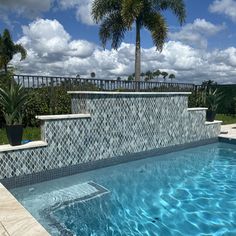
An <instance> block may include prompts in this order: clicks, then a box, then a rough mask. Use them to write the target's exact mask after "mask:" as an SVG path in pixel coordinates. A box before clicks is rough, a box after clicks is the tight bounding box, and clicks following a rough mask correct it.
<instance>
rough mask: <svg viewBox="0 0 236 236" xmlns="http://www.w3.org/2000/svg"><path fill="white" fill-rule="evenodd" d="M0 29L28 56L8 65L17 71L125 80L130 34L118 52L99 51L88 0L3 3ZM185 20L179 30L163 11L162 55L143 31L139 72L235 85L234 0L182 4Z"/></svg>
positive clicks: (132, 38)
mask: <svg viewBox="0 0 236 236" xmlns="http://www.w3.org/2000/svg"><path fill="white" fill-rule="evenodd" d="M1 2H2V3H0V29H1V31H2V30H3V29H4V28H9V29H10V30H11V32H12V36H13V38H14V40H15V41H16V42H18V43H21V44H22V45H23V46H25V47H26V49H27V50H28V58H27V59H26V60H25V61H23V62H19V56H16V57H15V58H14V59H13V61H12V64H13V65H15V67H16V68H17V70H18V71H19V73H24V74H29V73H30V74H50V75H71V76H74V75H75V74H77V73H79V74H81V75H82V76H84V77H86V76H88V75H89V74H90V72H91V71H95V72H96V74H97V77H101V78H103V77H107V78H116V77H117V76H121V77H124V78H125V77H127V75H128V74H131V73H133V70H134V69H133V67H134V42H135V31H134V30H133V31H131V32H128V33H127V34H126V37H125V40H124V43H123V44H122V45H121V46H120V48H119V49H118V51H114V50H112V49H111V48H110V46H109V45H107V50H105V51H104V50H103V49H102V48H101V47H100V42H99V37H98V29H99V25H95V24H94V23H93V22H92V20H91V17H90V7H91V2H92V0H44V1H36V0H18V1H15V0H8V1H5V0H2V1H1ZM185 4H186V10H187V19H186V22H185V24H184V25H183V26H180V25H179V24H178V22H177V19H176V18H175V16H174V15H173V14H172V13H171V12H168V11H167V12H163V15H164V16H165V17H166V20H167V22H168V25H169V37H168V39H167V41H166V44H165V46H164V50H163V52H162V53H159V52H156V50H155V48H154V47H153V44H152V39H151V37H150V34H149V32H148V31H146V30H142V48H143V51H142V68H143V69H142V70H143V72H145V71H147V70H155V69H161V70H166V71H168V72H170V73H175V74H176V75H177V79H178V81H183V82H195V83H200V82H201V81H203V80H208V79H214V80H216V81H217V82H219V83H234V82H235V83H236V80H235V76H236V69H235V68H236V1H235V0H201V1H196V0H185Z"/></svg>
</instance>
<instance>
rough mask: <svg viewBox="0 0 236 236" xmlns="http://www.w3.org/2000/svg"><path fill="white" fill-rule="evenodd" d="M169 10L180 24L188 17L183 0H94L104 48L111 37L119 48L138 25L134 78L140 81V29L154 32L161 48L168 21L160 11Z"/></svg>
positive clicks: (95, 16) (156, 41)
mask: <svg viewBox="0 0 236 236" xmlns="http://www.w3.org/2000/svg"><path fill="white" fill-rule="evenodd" d="M167 9H170V10H171V11H172V12H173V13H174V14H175V15H176V16H177V18H178V21H179V22H180V24H182V23H183V22H184V20H185V17H186V14H185V4H184V0H111V1H107V0H94V1H93V4H92V17H93V19H94V21H95V22H96V23H101V25H100V31H99V36H100V40H101V42H102V44H103V46H104V47H105V45H106V43H107V41H108V40H111V46H112V48H114V49H117V48H118V47H119V45H120V43H121V42H122V40H123V38H124V36H125V33H126V32H127V31H128V30H131V28H132V26H133V25H134V26H135V30H136V47H135V80H136V81H140V71H141V36H140V33H141V29H142V28H147V29H148V30H149V31H150V32H151V36H152V39H153V43H154V45H155V46H156V48H157V49H158V50H159V51H161V50H162V48H163V45H164V42H165V39H166V37H167V24H166V20H165V18H164V17H163V16H162V15H161V11H165V10H167Z"/></svg>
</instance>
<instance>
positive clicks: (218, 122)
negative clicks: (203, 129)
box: [205, 120, 223, 125]
mask: <svg viewBox="0 0 236 236" xmlns="http://www.w3.org/2000/svg"><path fill="white" fill-rule="evenodd" d="M222 123H223V121H221V120H214V121H212V122H210V121H206V122H205V125H214V124H222Z"/></svg>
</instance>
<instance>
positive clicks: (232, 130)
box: [219, 124, 236, 140]
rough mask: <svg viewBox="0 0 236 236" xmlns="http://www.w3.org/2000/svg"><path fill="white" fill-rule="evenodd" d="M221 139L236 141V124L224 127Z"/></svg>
mask: <svg viewBox="0 0 236 236" xmlns="http://www.w3.org/2000/svg"><path fill="white" fill-rule="evenodd" d="M219 137H220V138H226V139H229V140H230V139H235V140H236V124H230V125H222V126H221V132H220V135H219Z"/></svg>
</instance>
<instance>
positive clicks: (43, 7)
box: [0, 0, 54, 21]
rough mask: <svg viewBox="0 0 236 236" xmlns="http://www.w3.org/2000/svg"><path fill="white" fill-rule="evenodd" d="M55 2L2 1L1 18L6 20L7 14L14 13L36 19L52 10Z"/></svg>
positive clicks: (44, 0)
mask: <svg viewBox="0 0 236 236" xmlns="http://www.w3.org/2000/svg"><path fill="white" fill-rule="evenodd" d="M53 1H54V0H42V1H32V0H1V3H0V18H1V19H2V20H4V21H5V20H6V18H7V13H9V12H13V13H15V14H17V15H19V16H23V17H25V18H30V19H31V18H35V17H37V16H40V15H41V13H42V12H46V11H48V10H49V9H50V8H51V5H52V2H53Z"/></svg>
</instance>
